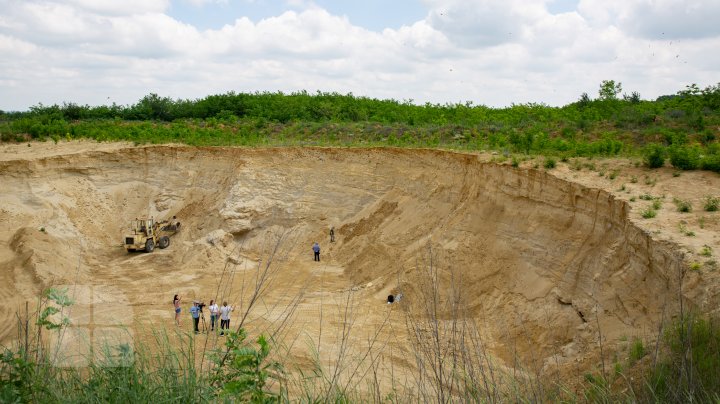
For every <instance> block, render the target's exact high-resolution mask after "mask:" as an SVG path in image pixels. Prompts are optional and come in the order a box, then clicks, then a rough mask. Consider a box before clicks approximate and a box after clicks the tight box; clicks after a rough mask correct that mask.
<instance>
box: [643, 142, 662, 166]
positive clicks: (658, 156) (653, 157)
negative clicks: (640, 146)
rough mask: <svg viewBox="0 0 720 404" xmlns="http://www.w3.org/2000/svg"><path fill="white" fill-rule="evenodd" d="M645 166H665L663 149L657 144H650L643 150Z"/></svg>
mask: <svg viewBox="0 0 720 404" xmlns="http://www.w3.org/2000/svg"><path fill="white" fill-rule="evenodd" d="M644 162H645V165H646V166H647V167H649V168H659V167H662V166H663V165H664V164H665V148H664V147H662V146H660V145H659V144H655V143H653V144H651V145H648V146H647V147H646V148H645V153H644Z"/></svg>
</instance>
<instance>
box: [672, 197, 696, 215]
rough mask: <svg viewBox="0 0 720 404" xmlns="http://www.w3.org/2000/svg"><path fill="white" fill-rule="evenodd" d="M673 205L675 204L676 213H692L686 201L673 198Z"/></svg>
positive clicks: (690, 206)
mask: <svg viewBox="0 0 720 404" xmlns="http://www.w3.org/2000/svg"><path fill="white" fill-rule="evenodd" d="M673 203H675V206H676V207H677V210H678V212H683V213H689V212H690V211H692V205H691V204H690V202H688V201H683V200H681V199H677V198H675V199H673Z"/></svg>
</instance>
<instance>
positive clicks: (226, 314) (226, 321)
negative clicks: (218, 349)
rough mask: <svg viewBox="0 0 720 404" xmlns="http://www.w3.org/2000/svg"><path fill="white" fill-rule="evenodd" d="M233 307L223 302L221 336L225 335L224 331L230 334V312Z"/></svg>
mask: <svg viewBox="0 0 720 404" xmlns="http://www.w3.org/2000/svg"><path fill="white" fill-rule="evenodd" d="M231 311H232V306H228V305H227V302H223V306H222V307H221V308H220V335H225V331H224V330H228V332H230V312H231Z"/></svg>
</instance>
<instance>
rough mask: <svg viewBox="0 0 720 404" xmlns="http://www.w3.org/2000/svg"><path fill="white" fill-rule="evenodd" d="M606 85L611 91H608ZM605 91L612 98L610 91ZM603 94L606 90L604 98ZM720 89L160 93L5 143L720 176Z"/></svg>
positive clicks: (78, 112)
mask: <svg viewBox="0 0 720 404" xmlns="http://www.w3.org/2000/svg"><path fill="white" fill-rule="evenodd" d="M605 84H606V82H603V85H605ZM604 90H605V91H604ZM603 91H604V92H603ZM718 137H720V84H719V85H717V86H710V87H707V88H705V89H700V88H698V87H697V86H695V85H691V86H688V87H687V88H686V89H685V90H682V91H679V92H678V93H677V94H675V95H671V96H663V97H660V98H658V99H657V100H655V101H644V100H642V99H640V96H639V94H637V93H633V94H632V95H630V96H624V97H622V98H618V97H617V93H615V92H612V91H610V92H609V93H608V91H607V88H605V89H604V88H603V86H602V85H601V91H600V97H599V98H598V99H595V100H592V99H590V97H588V96H587V94H583V96H582V97H580V99H579V100H578V101H577V102H574V103H572V104H569V105H566V106H564V107H549V106H546V105H542V104H523V105H513V106H511V107H508V108H501V109H494V108H489V107H485V106H474V105H472V104H471V103H465V104H446V105H438V104H425V105H414V104H413V103H412V101H411V100H408V101H403V102H400V101H395V100H378V99H371V98H367V97H356V96H353V95H352V94H348V95H341V94H337V93H320V92H318V93H317V94H308V93H307V92H299V93H293V94H283V93H254V94H247V93H233V92H230V93H227V94H222V95H212V96H208V97H205V98H202V99H198V100H172V99H170V98H165V97H160V96H158V95H156V94H150V95H148V96H146V97H144V98H142V99H141V100H140V101H138V102H137V103H136V104H133V105H128V106H118V105H115V104H113V105H112V106H97V107H91V106H87V105H86V106H80V105H76V104H73V103H65V104H63V105H52V106H43V105H38V106H34V107H31V108H30V110H29V111H25V112H13V113H3V114H0V138H1V139H2V140H3V141H26V140H29V139H38V140H43V139H53V140H55V141H57V140H60V139H76V138H89V139H96V140H99V141H113V140H124V141H132V142H137V143H167V142H179V143H185V144H189V145H198V146H217V145H223V146H233V145H239V146H270V145H272V146H283V145H329V146H369V145H373V146H383V145H387V146H398V147H438V148H453V149H465V150H480V149H492V150H502V151H507V152H511V153H524V154H543V155H553V156H558V157H576V156H615V155H624V156H638V155H641V154H642V155H644V156H645V158H646V160H648V165H650V166H657V165H658V162H659V163H660V164H662V163H664V162H665V159H666V158H669V159H670V161H671V164H673V165H674V166H676V167H677V168H680V169H697V168H702V169H709V170H714V171H720V145H719V144H718V140H717V139H718Z"/></svg>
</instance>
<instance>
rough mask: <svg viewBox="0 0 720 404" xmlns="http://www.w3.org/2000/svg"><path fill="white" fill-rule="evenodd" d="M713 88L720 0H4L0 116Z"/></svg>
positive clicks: (560, 98) (717, 76)
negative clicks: (63, 106)
mask: <svg viewBox="0 0 720 404" xmlns="http://www.w3.org/2000/svg"><path fill="white" fill-rule="evenodd" d="M605 79H614V80H616V81H620V82H622V83H623V88H624V90H625V91H626V92H628V93H629V92H632V91H638V92H640V94H641V95H642V97H643V98H645V99H654V98H655V97H657V96H659V95H662V94H672V93H675V92H677V91H678V90H681V89H683V88H684V87H685V86H686V85H688V84H691V83H697V84H699V85H700V86H701V87H705V86H707V85H711V84H713V85H714V84H717V83H718V82H720V0H352V1H351V0H315V1H311V0H63V1H60V0H57V1H53V0H0V110H5V111H12V110H27V109H28V108H29V107H30V106H33V105H37V104H38V103H43V104H45V105H47V104H53V103H58V104H60V103H62V102H75V103H78V104H90V105H99V104H111V103H113V102H114V103H117V104H123V105H124V104H132V103H135V102H137V100H139V99H140V98H142V97H143V96H144V95H147V94H149V93H157V94H159V95H161V96H167V97H171V98H183V99H185V98H189V99H196V98H202V97H204V96H206V95H209V94H218V93H225V92H228V91H236V92H255V91H283V92H286V93H287V92H293V91H298V90H303V89H304V90H307V91H309V92H315V91H318V90H320V91H323V92H339V93H343V94H345V93H353V94H355V95H362V96H369V97H376V98H393V99H396V100H412V101H413V102H415V103H425V102H431V103H458V102H463V103H464V102H466V101H471V102H473V103H474V104H476V105H477V104H484V105H489V106H498V107H499V106H507V105H510V104H512V103H527V102H542V103H546V104H549V105H564V104H567V103H569V102H572V101H575V100H577V98H578V97H579V95H580V94H581V93H583V92H587V93H589V94H590V95H591V97H595V96H596V95H597V89H598V85H599V83H600V81H602V80H605Z"/></svg>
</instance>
